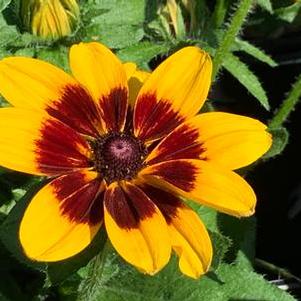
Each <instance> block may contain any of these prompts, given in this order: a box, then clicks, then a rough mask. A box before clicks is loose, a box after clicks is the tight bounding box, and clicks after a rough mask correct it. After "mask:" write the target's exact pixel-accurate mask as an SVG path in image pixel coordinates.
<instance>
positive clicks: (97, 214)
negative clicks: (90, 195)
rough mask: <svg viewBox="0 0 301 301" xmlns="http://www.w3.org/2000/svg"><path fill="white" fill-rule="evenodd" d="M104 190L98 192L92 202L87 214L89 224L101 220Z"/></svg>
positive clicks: (94, 223)
mask: <svg viewBox="0 0 301 301" xmlns="http://www.w3.org/2000/svg"><path fill="white" fill-rule="evenodd" d="M104 194H105V191H102V192H101V193H99V194H98V195H97V197H96V199H95V200H94V202H93V205H92V207H91V209H90V212H89V214H88V215H87V220H88V224H89V225H96V224H98V223H99V222H100V221H102V220H103V216H104V212H103V199H104Z"/></svg>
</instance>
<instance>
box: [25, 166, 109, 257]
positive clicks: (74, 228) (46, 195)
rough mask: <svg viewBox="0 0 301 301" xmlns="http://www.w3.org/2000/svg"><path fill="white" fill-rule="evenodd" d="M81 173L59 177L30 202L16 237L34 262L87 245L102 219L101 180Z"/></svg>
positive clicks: (66, 254)
mask: <svg viewBox="0 0 301 301" xmlns="http://www.w3.org/2000/svg"><path fill="white" fill-rule="evenodd" d="M97 176H98V175H97V173H95V172H89V171H82V172H76V173H71V174H68V175H64V176H61V177H59V178H57V179H55V180H53V181H52V182H50V183H49V184H47V185H46V186H44V187H43V188H42V189H41V190H40V191H39V192H38V193H37V194H36V195H35V196H34V198H33V199H32V200H31V202H30V204H29V206H28V207H27V209H26V211H25V214H24V216H23V219H22V221H21V225H20V230H19V236H20V241H21V245H22V247H23V249H24V252H25V253H26V255H27V256H28V257H30V258H32V259H34V260H38V261H59V260H63V259H65V258H68V257H71V256H73V255H75V254H77V253H79V252H80V251H81V250H83V249H84V248H85V247H86V246H88V245H89V244H90V242H91V241H92V239H93V237H94V236H95V234H96V233H97V231H98V230H99V228H100V226H101V223H102V220H103V211H102V197H103V194H101V193H100V192H101V189H102V186H101V179H98V178H97Z"/></svg>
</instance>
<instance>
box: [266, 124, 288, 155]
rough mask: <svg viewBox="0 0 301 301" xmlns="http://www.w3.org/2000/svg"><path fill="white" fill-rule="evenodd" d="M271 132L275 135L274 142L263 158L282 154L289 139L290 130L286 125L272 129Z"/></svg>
mask: <svg viewBox="0 0 301 301" xmlns="http://www.w3.org/2000/svg"><path fill="white" fill-rule="evenodd" d="M270 132H271V134H272V136H273V144H272V146H271V148H270V150H269V151H268V152H267V153H266V154H265V155H264V156H263V159H269V158H272V157H275V156H277V155H280V154H281V153H282V152H283V150H284V149H285V147H286V145H287V143H288V141H289V132H288V131H287V129H286V128H284V127H279V128H276V129H270Z"/></svg>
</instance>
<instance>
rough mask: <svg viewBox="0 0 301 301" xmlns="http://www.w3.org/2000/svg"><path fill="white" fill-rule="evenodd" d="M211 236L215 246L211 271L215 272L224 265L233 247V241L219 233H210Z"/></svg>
mask: <svg viewBox="0 0 301 301" xmlns="http://www.w3.org/2000/svg"><path fill="white" fill-rule="evenodd" d="M209 234H210V238H211V241H212V244H213V259H212V263H211V268H210V269H211V270H213V271H215V270H217V269H218V268H219V267H220V265H221V264H222V263H223V260H224V258H225V256H226V253H227V252H228V250H229V249H230V247H231V245H232V241H231V239H230V238H228V237H226V236H224V235H222V234H220V233H218V232H210V231H209Z"/></svg>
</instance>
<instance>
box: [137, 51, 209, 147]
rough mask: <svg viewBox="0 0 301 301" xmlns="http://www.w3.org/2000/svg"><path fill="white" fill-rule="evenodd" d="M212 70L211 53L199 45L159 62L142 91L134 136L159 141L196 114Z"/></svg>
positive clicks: (204, 96) (203, 100)
mask: <svg viewBox="0 0 301 301" xmlns="http://www.w3.org/2000/svg"><path fill="white" fill-rule="evenodd" d="M211 71H212V63H211V59H210V57H209V55H208V54H207V53H205V52H204V51H202V50H201V49H199V48H197V47H186V48H183V49H181V50H180V51H178V52H176V53H175V54H173V55H172V56H170V57H169V58H168V59H167V60H165V61H164V62H163V63H162V64H160V66H159V67H158V68H157V69H156V70H155V71H154V72H153V73H152V74H151V76H150V77H149V78H148V80H147V81H146V82H145V84H144V85H143V87H142V88H141V90H140V92H139V95H138V99H137V102H136V105H135V111H134V132H135V135H136V136H137V137H139V138H140V139H143V140H146V141H152V140H156V139H159V138H161V137H163V136H164V135H166V134H168V133H169V132H171V131H172V130H173V129H174V128H175V127H176V126H178V125H179V124H180V122H182V121H183V120H185V119H186V118H188V117H191V116H193V115H195V114H196V113H197V112H198V111H199V110H200V108H201V107H202V105H203V103H204V102H205V100H206V98H207V94H208V90H209V87H210V82H211Z"/></svg>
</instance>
